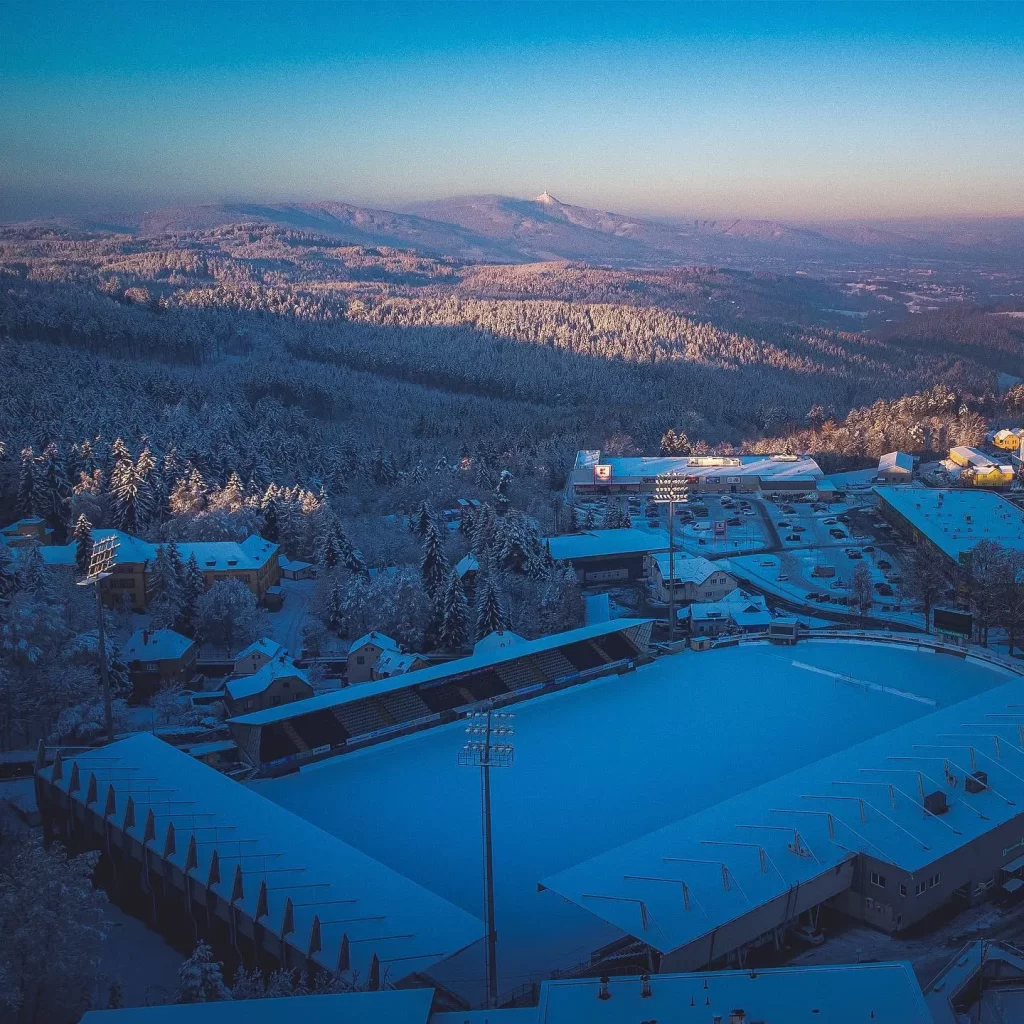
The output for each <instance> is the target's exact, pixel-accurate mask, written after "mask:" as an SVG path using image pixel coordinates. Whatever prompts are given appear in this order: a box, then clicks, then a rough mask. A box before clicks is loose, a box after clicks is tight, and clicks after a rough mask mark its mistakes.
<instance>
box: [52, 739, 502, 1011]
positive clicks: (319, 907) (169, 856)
mask: <svg viewBox="0 0 1024 1024" xmlns="http://www.w3.org/2000/svg"><path fill="white" fill-rule="evenodd" d="M39 775H40V777H41V779H42V780H43V781H44V783H51V784H54V785H56V786H57V788H59V789H60V790H61V791H62V792H64V793H67V794H68V795H69V796H70V797H71V798H73V799H74V800H75V801H77V802H78V803H80V804H82V805H83V806H87V807H88V806H91V807H92V808H93V810H95V811H97V812H98V813H100V814H104V812H105V817H106V818H107V819H108V820H109V821H110V823H111V825H112V827H114V828H117V829H119V830H120V831H122V832H123V833H125V834H126V835H128V836H130V837H131V838H133V839H134V840H135V841H136V842H138V843H142V844H144V845H146V846H148V847H149V849H150V851H152V852H153V853H154V854H156V855H157V856H161V857H162V858H163V859H164V860H166V861H168V862H169V863H170V864H171V865H173V866H174V867H175V868H176V869H177V870H178V871H179V872H187V873H188V874H190V875H191V876H192V877H193V878H194V879H196V880H197V881H198V882H199V883H200V884H204V885H206V886H207V887H208V888H210V889H211V890H212V891H213V892H215V893H216V894H217V896H218V897H219V898H220V899H222V900H224V901H225V903H229V902H230V903H231V904H232V905H233V906H235V907H237V908H238V910H239V911H240V913H242V914H243V915H244V916H246V917H248V918H249V919H254V918H256V917H257V915H258V916H259V920H260V923H261V924H262V925H263V927H264V928H267V929H269V931H270V932H272V933H273V934H274V935H277V936H278V937H280V938H282V939H283V940H284V941H285V942H287V943H288V944H289V945H291V946H293V947H294V948H295V949H296V950H297V952H298V953H299V954H300V955H301V956H303V957H305V956H307V955H310V950H311V949H312V951H313V952H312V954H311V955H312V958H313V959H315V960H316V961H317V963H319V964H321V965H322V966H323V967H324V968H325V969H326V970H328V971H332V972H333V971H337V970H338V969H339V965H340V966H341V967H342V968H343V969H344V968H345V961H346V959H347V960H348V968H349V969H350V970H352V971H355V972H358V974H359V977H361V978H366V977H368V976H369V969H370V963H371V960H372V959H373V957H374V956H377V957H378V959H379V961H380V967H381V973H382V975H383V973H384V971H385V970H386V971H387V972H388V979H389V981H391V982H397V981H398V980H400V979H401V978H403V977H405V976H406V975H409V974H413V973H415V972H418V971H425V970H427V969H428V968H430V967H431V966H432V965H433V964H436V963H438V962H440V961H442V960H445V959H447V958H448V957H449V956H451V955H452V954H454V953H456V952H458V951H459V950H461V949H464V948H465V947H466V946H468V945H470V944H472V943H473V942H476V941H477V940H478V939H479V938H481V937H482V935H483V926H482V924H481V923H480V921H478V920H477V919H476V918H475V917H473V916H472V915H470V914H468V913H466V912H465V911H464V910H461V909H460V908H458V907H456V906H454V905H453V904H451V903H448V902H447V901H445V900H443V899H441V898H440V897H439V896H435V895H434V894H433V893H432V892H429V891H428V890H426V889H424V888H423V887H422V886H420V885H417V884H416V883H415V882H412V881H410V880H409V879H408V878H405V877H404V876H402V875H400V874H398V873H397V872H395V871H392V870H391V869H390V868H388V867H385V866H384V865H383V864H381V863H379V862H378V861H375V860H373V859H372V858H371V857H368V856H366V854H364V853H361V852H360V851H359V850H356V849H355V848H353V847H351V846H349V845H348V844H347V843H344V842H342V841H341V840H339V839H336V838H335V837H334V836H331V835H329V834H328V833H326V832H324V831H322V830H321V829H319V828H316V827H315V826H314V825H311V824H310V823H309V822H308V821H306V820H305V819H303V818H300V817H298V816H297V815H295V814H292V813H291V812H290V811H286V810H284V808H282V807H279V806H278V805H277V804H275V803H273V802H272V801H271V800H267V799H265V798H264V797H263V796H261V795H260V794H259V793H257V792H255V791H254V790H252V789H249V788H248V787H246V786H244V785H242V784H241V783H239V782H235V781H234V780H232V779H229V778H227V776H224V775H222V774H221V773H220V772H218V771H216V770H215V769H213V768H210V767H208V766H207V765H205V764H203V763H202V762H201V761H198V760H196V759H195V758H193V757H190V756H189V755H188V754H185V753H183V752H182V751H180V750H177V749H175V748H174V747H172V746H171V745H170V744H168V743H165V742H163V741H162V740H160V739H157V738H156V737H155V736H152V735H151V734H150V733H146V732H142V733H136V734H135V735H133V736H131V737H129V738H128V739H124V740H119V741H117V742H116V743H111V744H108V745H107V746H105V747H102V748H100V749H98V750H91V751H87V752H85V753H82V754H80V755H77V756H75V757H73V758H69V759H67V760H64V761H61V762H55V763H54V765H52V766H50V767H46V768H43V769H41V770H40V773H39ZM240 850H244V853H242V854H241V856H240V853H239V851H240ZM263 872H266V873H265V874H264V873H263ZM339 904H347V905H350V906H347V907H343V908H342V909H351V913H339ZM343 919H344V920H343ZM317 933H319V934H318V935H317ZM312 939H318V941H311V940H312ZM317 946H319V949H317ZM246 1005H247V1006H248V1007H250V1008H251V1009H249V1010H248V1012H249V1013H255V1012H256V1008H257V1004H256V1003H250V1004H246ZM119 1012H121V1011H119ZM289 1012H291V1011H289ZM119 1019H120V1018H119ZM246 1019H247V1021H249V1020H251V1019H252V1018H251V1017H247V1018H246Z"/></svg>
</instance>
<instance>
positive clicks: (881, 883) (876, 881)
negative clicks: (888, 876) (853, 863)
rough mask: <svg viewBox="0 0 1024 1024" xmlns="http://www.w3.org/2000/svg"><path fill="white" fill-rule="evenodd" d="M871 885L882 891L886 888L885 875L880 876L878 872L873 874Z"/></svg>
mask: <svg viewBox="0 0 1024 1024" xmlns="http://www.w3.org/2000/svg"><path fill="white" fill-rule="evenodd" d="M871 884H872V885H877V886H878V887H879V888H880V889H884V888H885V875H880V874H879V873H878V872H877V871H872V872H871Z"/></svg>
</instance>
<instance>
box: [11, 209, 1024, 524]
mask: <svg viewBox="0 0 1024 1024" xmlns="http://www.w3.org/2000/svg"><path fill="white" fill-rule="evenodd" d="M0 275H2V277H0V282H2V285H0V337H2V339H3V346H4V350H5V363H6V367H7V373H6V374H5V375H4V378H3V381H2V383H0V438H3V440H4V442H5V446H6V451H7V453H8V462H9V461H10V459H11V458H12V457H13V456H14V454H15V453H17V452H19V451H21V450H22V449H23V448H24V447H26V446H28V445H31V446H33V448H34V450H35V451H37V452H41V451H42V450H43V449H45V447H46V446H47V445H48V444H51V443H55V444H57V445H58V446H60V447H63V448H69V447H70V446H71V445H73V444H79V443H81V442H82V441H83V440H86V439H96V438H99V441H98V442H96V443H97V444H98V445H99V446H100V447H101V448H102V446H103V445H105V444H107V445H109V444H110V443H111V442H112V441H113V439H114V438H115V437H119V436H120V437H123V438H124V439H125V440H126V442H127V443H128V444H129V445H130V446H131V447H133V448H141V447H143V446H145V445H148V446H150V447H151V448H152V449H153V450H155V451H158V452H166V451H168V450H171V449H174V450H175V451H177V452H179V453H182V454H183V456H185V457H188V458H190V459H191V460H192V462H193V463H202V464H204V465H205V466H207V467H209V468H211V469H212V472H213V475H214V476H215V477H219V478H220V482H221V483H224V482H225V480H226V474H227V473H228V472H229V471H231V470H235V471H238V472H239V473H240V474H241V475H242V476H243V478H248V476H249V475H252V474H254V473H255V474H256V476H257V477H258V478H259V479H261V480H264V481H266V482H269V481H270V480H274V481H276V482H278V483H281V484H301V485H303V486H309V487H320V486H323V487H324V488H325V489H326V490H327V491H328V492H331V491H335V490H337V491H339V492H340V491H341V490H347V491H348V492H349V493H350V494H351V493H352V492H353V490H354V491H355V492H357V493H359V494H360V500H362V501H367V502H370V503H371V504H376V503H377V502H378V501H380V500H383V503H384V504H385V505H387V504H391V503H392V499H391V498H388V497H387V492H388V491H389V489H390V488H391V487H392V486H399V485H400V484H401V486H403V487H405V486H406V485H408V483H409V481H410V479H414V478H415V477H416V476H417V475H418V474H421V473H423V472H426V471H427V470H428V469H431V470H432V468H433V467H435V466H437V465H438V464H439V463H443V464H445V465H451V464H454V463H455V462H456V461H457V460H458V459H459V458H465V457H466V456H470V455H476V456H480V457H481V458H482V459H483V461H484V462H486V463H487V464H488V465H489V466H490V467H491V469H490V470H489V473H491V474H492V475H493V472H495V471H496V470H497V468H501V467H506V466H512V467H513V468H514V469H515V470H516V471H517V472H518V473H520V475H522V476H527V477H529V476H531V475H533V474H539V478H543V480H544V483H545V485H546V486H547V487H557V486H559V485H560V483H561V480H562V478H563V475H564V472H565V470H566V469H567V467H568V466H569V464H570V462H571V459H572V456H573V454H574V452H575V451H576V449H577V448H579V447H581V446H590V447H602V448H606V449H610V450H645V451H651V450H655V449H656V448H657V447H658V444H659V442H660V439H661V438H662V435H663V434H664V433H665V432H666V430H668V429H670V428H671V429H673V430H675V431H677V432H679V433H684V434H685V435H687V436H688V437H689V438H690V439H691V440H694V441H698V442H700V443H703V444H710V445H722V444H731V445H735V446H741V445H747V446H763V445H764V444H765V443H772V442H766V441H765V438H779V437H782V438H785V439H787V440H786V443H787V444H788V445H790V446H792V445H794V444H802V443H804V442H807V443H808V446H809V447H812V448H813V447H814V444H816V443H819V441H820V438H819V437H817V436H816V435H812V434H810V433H808V432H807V431H809V430H812V429H816V427H815V419H817V421H818V422H819V423H825V422H826V421H827V420H831V419H837V420H841V418H842V417H843V416H845V415H846V413H847V412H848V411H849V410H851V409H854V408H857V407H861V406H870V405H871V403H872V402H874V401H876V400H877V399H886V400H895V399H898V398H899V397H900V396H901V395H904V394H907V393H911V392H914V391H921V390H924V389H927V388H931V387H934V386H935V385H937V384H941V385H943V386H944V387H946V388H947V389H948V391H949V393H950V394H952V395H954V396H956V398H955V401H956V402H957V403H958V404H961V403H963V402H966V403H967V405H969V406H971V407H972V408H973V407H974V406H975V405H978V406H979V407H980V405H979V403H981V404H984V403H985V402H989V403H991V399H990V398H987V397H986V396H990V395H991V393H992V391H993V387H994V380H995V371H997V370H1004V371H1008V372H1016V371H1017V370H1018V369H1019V367H1020V365H1021V350H1022V344H1021V339H1020V334H1019V332H1017V333H1014V330H1013V327H1012V325H1009V326H1007V325H999V326H993V327H992V328H991V334H990V335H979V334H978V333H977V332H970V331H967V330H966V329H963V330H960V331H959V333H957V332H956V331H954V332H949V331H945V333H942V332H941V331H939V330H938V329H936V331H934V332H933V333H932V334H929V331H928V326H927V324H928V322H927V321H926V320H923V319H922V320H921V321H918V322H917V323H915V324H914V325H912V326H910V327H905V328H902V329H894V330H893V331H892V332H891V333H890V334H889V335H888V336H887V337H885V338H876V337H870V336H867V335H864V334H858V333H853V332H839V331H833V330H829V329H826V328H822V327H815V326H811V325H809V324H806V323H801V322H800V313H801V311H803V312H806V311H807V310H808V309H811V308H813V307H815V306H818V305H820V304H821V303H822V302H825V301H828V288H829V286H827V285H825V284H823V283H820V282H812V281H808V280H800V279H785V278H781V279H780V278H772V277H770V276H755V275H750V274H740V273H737V272H732V271H724V270H716V269H713V268H681V269H677V270H673V271H618V270H609V269H603V268H594V267H589V266H586V265H584V264H572V263H554V264H535V265H529V266H514V267H507V266H506V267H503V266H484V265H476V264H466V263H462V262H459V261H457V260H454V259H435V258H430V257H426V256H423V255H419V254H417V253H415V252H411V251H401V250H389V249H378V248H372V247H371V248H367V247H351V246H350V247H339V246H337V245H336V243H335V242H334V241H333V240H331V239H326V238H321V237H318V236H316V235H312V234H308V233H300V232H295V231H288V230H282V229H279V228H272V227H267V226H259V225H236V226H231V227H226V228H217V229H215V230H210V231H199V232H187V233H183V234H175V235H161V236H156V237H152V238H138V237H132V236H125V235H113V234H108V233H90V234H74V233H70V232H58V231H52V230H47V229H34V230H23V229H6V230H4V231H3V232H2V233H0ZM787 312H792V313H794V314H795V315H786V314H787ZM954 322H956V323H959V321H954ZM809 414H810V419H809V418H808V417H809ZM801 431H803V433H801ZM840 437H842V435H840ZM829 447H831V445H830V446H829ZM852 447H853V448H855V449H856V448H858V446H857V445H853V446H852ZM869 447H871V448H874V447H875V445H873V444H872V445H870V446H869ZM859 448H860V449H863V445H860V446H859ZM257 469H258V470H259V472H258V473H257V472H256V470H257ZM364 485H365V486H364ZM371 485H372V486H371ZM415 492H416V487H415V486H413V487H412V488H411V491H410V493H409V495H408V498H409V500H415V498H416V493H415ZM382 495H383V496H384V497H383V499H382Z"/></svg>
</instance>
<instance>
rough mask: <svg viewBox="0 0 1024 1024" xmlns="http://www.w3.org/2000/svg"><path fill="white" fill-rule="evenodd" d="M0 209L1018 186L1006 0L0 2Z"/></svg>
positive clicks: (977, 202)
mask: <svg viewBox="0 0 1024 1024" xmlns="http://www.w3.org/2000/svg"><path fill="white" fill-rule="evenodd" d="M0 38H2V39H4V40H5V42H4V44H3V55H2V56H0V124H2V125H3V128H2V129H0V217H3V218H11V217H20V216H33V215H38V214H43V213H49V212H65V211H74V210H78V209H84V208H89V207H107V208H113V209H117V208H133V207H145V206H156V205H165V204H174V203H184V202H197V201H198V202H215V201H219V200H225V199H227V200H230V199H264V200H273V199H287V200H302V199H338V200H348V201H353V202H359V203H365V204H375V205H380V206H384V207H393V206H396V205H401V204H404V203H407V202H411V201H414V200H417V199H430V198H438V197H443V196H449V195H456V194H464V193H469V192H501V193H505V194H511V195H523V196H525V195H533V194H536V193H538V192H540V191H542V190H543V189H547V190H548V191H550V192H552V193H553V194H554V195H556V196H558V197H559V198H561V199H563V200H564V201H567V202H573V203H578V204H581V205H589V206H599V207H603V208H606V209H612V210H621V211H626V212H637V213H645V212H646V213H654V214H682V215H688V214H693V215H700V216H705V215H739V216H765V217H779V218H785V219H824V218H842V217H888V216H902V215H905V216H921V215H939V216H949V215H995V214H1024V173H1022V168H1024V131H1022V130H1021V129H1022V126H1024V114H1022V111H1024V5H1021V4H1000V5H988V4H980V3H967V4H942V3H930V2H922V3H914V4H884V3H875V4H867V5H857V4H851V5H846V4H838V3H835V4H833V3H816V4H782V5H775V4H768V3H764V4H753V5H743V4H728V3H711V2H709V3H704V4H694V5H690V4H672V5H662V4H656V3H631V4H589V3H582V2H581V3H567V4H546V3H540V2H533V3H517V4H489V3H465V4H449V3H444V2H441V0H434V2H424V3H419V4H357V3H337V4H318V3H312V2H308V3H299V4H284V3H281V4H260V3H255V2H245V0H236V2H231V3H227V2H224V3H204V4H178V3H156V2H153V3H133V4H88V3H85V4H82V3H74V4H46V3H40V2H33V3H20V2H19V3H8V2H0Z"/></svg>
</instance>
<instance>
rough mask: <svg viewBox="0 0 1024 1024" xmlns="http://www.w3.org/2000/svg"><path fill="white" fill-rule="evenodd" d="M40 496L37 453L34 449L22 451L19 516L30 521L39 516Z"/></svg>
mask: <svg viewBox="0 0 1024 1024" xmlns="http://www.w3.org/2000/svg"><path fill="white" fill-rule="evenodd" d="M38 506H39V496H38V494H37V493H36V453H35V451H34V450H33V449H32V447H31V446H30V447H28V448H22V450H21V475H20V476H19V478H18V505H17V508H18V516H19V518H21V519H29V518H31V517H32V516H35V515H37V510H38Z"/></svg>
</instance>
